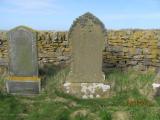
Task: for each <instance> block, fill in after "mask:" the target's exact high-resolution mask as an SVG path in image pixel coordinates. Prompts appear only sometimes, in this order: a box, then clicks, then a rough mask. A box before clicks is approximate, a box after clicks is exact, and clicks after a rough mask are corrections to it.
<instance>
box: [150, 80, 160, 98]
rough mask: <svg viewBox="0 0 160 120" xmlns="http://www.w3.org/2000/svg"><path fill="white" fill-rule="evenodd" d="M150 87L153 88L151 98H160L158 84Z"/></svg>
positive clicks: (159, 85)
mask: <svg viewBox="0 0 160 120" xmlns="http://www.w3.org/2000/svg"><path fill="white" fill-rule="evenodd" d="M152 87H153V94H154V95H153V96H154V97H156V96H160V82H159V83H153V84H152Z"/></svg>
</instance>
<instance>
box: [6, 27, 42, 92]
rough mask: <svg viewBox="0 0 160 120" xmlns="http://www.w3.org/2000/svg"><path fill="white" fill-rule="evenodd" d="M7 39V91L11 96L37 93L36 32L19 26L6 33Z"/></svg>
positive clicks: (38, 80) (38, 85) (38, 81)
mask: <svg viewBox="0 0 160 120" xmlns="http://www.w3.org/2000/svg"><path fill="white" fill-rule="evenodd" d="M8 38H9V41H8V42H9V43H8V44H9V77H8V79H7V80H6V85H7V91H8V92H9V93H13V94H14V93H15V94H35V93H39V91H40V79H39V78H38V59H37V40H36V32H35V31H34V30H32V29H30V28H27V27H24V26H19V27H17V28H15V29H13V30H11V31H9V32H8Z"/></svg>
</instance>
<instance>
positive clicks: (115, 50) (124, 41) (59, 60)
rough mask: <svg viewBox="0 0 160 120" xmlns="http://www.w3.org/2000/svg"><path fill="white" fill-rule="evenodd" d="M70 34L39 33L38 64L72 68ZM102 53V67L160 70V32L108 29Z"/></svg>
mask: <svg viewBox="0 0 160 120" xmlns="http://www.w3.org/2000/svg"><path fill="white" fill-rule="evenodd" d="M6 34H7V33H6V31H1V32H0V74H3V73H4V69H7V66H8V42H7V37H6ZM67 36H68V32H67V31H66V32H60V31H58V32H56V31H38V32H37V40H38V58H39V65H40V66H42V67H43V65H47V64H54V65H69V64H70V62H71V61H70V60H71V47H70V43H69V41H68V37H67ZM105 46H106V47H105V49H104V52H103V68H114V67H118V68H126V67H134V68H138V69H140V70H145V69H147V68H153V69H155V68H158V67H160V30H109V31H107V37H106V42H105Z"/></svg>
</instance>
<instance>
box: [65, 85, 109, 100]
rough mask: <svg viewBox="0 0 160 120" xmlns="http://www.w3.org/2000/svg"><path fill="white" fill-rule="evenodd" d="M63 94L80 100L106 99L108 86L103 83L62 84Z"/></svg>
mask: <svg viewBox="0 0 160 120" xmlns="http://www.w3.org/2000/svg"><path fill="white" fill-rule="evenodd" d="M63 90H64V92H65V93H67V94H70V95H73V96H76V97H77V98H82V99H93V98H108V97H109V96H110V95H111V92H110V85H108V84H104V83H69V82H66V83H64V84H63Z"/></svg>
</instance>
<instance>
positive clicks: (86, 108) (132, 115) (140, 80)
mask: <svg viewBox="0 0 160 120" xmlns="http://www.w3.org/2000/svg"><path fill="white" fill-rule="evenodd" d="M68 72H69V69H68V68H66V69H63V70H60V69H57V68H54V67H53V68H47V69H46V70H43V71H42V70H41V71H40V74H41V76H42V78H43V82H42V84H43V89H42V92H41V94H40V95H37V96H34V97H33V96H32V97H24V96H23V97H22V96H12V95H8V94H7V93H5V92H4V90H3V85H4V80H3V78H1V80H0V91H1V93H0V120H127V119H128V120H160V98H159V97H156V98H152V97H150V92H151V91H152V89H151V84H152V83H153V80H154V77H155V73H153V72H146V73H139V72H136V71H132V70H129V71H127V72H126V71H120V70H110V71H109V72H106V76H107V77H106V79H107V80H108V81H109V82H110V84H112V86H114V87H112V91H114V96H112V97H111V98H108V99H91V100H82V99H77V98H75V97H73V96H70V95H67V94H64V93H63V92H62V91H61V90H60V89H59V86H60V85H61V84H62V83H63V81H64V79H65V76H66V75H67V74H68Z"/></svg>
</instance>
